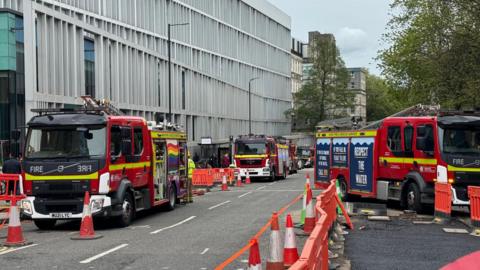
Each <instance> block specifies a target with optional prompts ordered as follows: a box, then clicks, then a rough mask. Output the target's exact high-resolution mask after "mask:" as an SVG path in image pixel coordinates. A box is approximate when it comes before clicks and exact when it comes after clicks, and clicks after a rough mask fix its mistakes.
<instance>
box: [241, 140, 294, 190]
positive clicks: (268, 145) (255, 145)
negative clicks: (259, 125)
mask: <svg viewBox="0 0 480 270" xmlns="http://www.w3.org/2000/svg"><path fill="white" fill-rule="evenodd" d="M234 153H235V155H234V157H235V159H234V162H235V167H237V168H239V173H240V176H241V177H245V176H246V174H247V171H248V173H249V175H250V177H267V178H269V179H270V180H271V181H274V180H275V179H285V178H287V175H288V169H289V148H288V144H287V141H286V140H285V139H283V138H276V137H270V136H263V135H249V136H248V135H247V136H240V137H238V138H237V139H236V140H235V147H234Z"/></svg>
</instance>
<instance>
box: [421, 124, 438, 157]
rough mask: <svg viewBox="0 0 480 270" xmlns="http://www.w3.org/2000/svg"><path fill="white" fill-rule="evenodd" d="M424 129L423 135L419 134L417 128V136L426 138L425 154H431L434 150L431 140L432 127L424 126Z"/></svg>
mask: <svg viewBox="0 0 480 270" xmlns="http://www.w3.org/2000/svg"><path fill="white" fill-rule="evenodd" d="M423 127H424V132H425V133H424V134H419V130H418V129H419V127H418V128H417V136H419V137H425V138H426V144H425V146H426V149H425V151H427V152H433V150H434V140H433V126H432V125H425V126H423Z"/></svg>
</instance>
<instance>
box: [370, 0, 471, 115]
mask: <svg viewBox="0 0 480 270" xmlns="http://www.w3.org/2000/svg"><path fill="white" fill-rule="evenodd" d="M391 7H392V10H393V13H394V14H393V16H392V19H391V20H390V22H389V31H388V33H387V34H385V36H384V40H385V41H386V42H387V43H388V44H391V45H390V47H389V48H387V49H385V50H383V51H381V52H380V54H379V59H380V60H381V65H380V67H381V68H382V69H383V75H384V76H385V77H386V79H387V80H388V81H389V82H390V83H392V84H394V85H396V86H397V87H399V88H401V89H402V91H403V93H402V96H401V98H402V99H403V100H402V102H404V103H405V105H411V104H414V103H439V104H441V105H442V106H443V107H448V108H455V109H459V108H461V107H464V108H467V107H470V108H472V107H475V106H479V105H480V96H479V94H480V90H479V83H480V76H479V74H480V0H395V1H394V2H393V3H392V5H391Z"/></svg>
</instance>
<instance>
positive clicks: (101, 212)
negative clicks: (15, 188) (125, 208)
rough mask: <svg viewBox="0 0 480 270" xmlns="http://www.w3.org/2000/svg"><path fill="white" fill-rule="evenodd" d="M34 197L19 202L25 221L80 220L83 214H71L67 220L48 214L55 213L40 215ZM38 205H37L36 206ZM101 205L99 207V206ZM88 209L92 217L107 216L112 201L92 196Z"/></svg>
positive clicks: (100, 196)
mask: <svg viewBox="0 0 480 270" xmlns="http://www.w3.org/2000/svg"><path fill="white" fill-rule="evenodd" d="M35 199H36V198H35V197H34V196H30V197H27V198H25V199H23V200H22V201H21V204H20V205H21V211H22V216H23V217H25V218H27V219H81V218H82V215H83V213H82V212H80V213H71V214H69V216H68V218H58V217H52V216H51V215H50V214H56V213H58V212H57V211H55V212H53V211H52V212H50V213H48V214H46V213H40V212H39V211H38V209H35ZM50 202H54V200H50ZM37 205H38V204H37ZM100 205H101V206H100ZM90 209H91V212H92V216H97V217H101V216H109V215H110V213H111V210H112V200H111V198H110V197H108V196H106V195H92V196H91V197H90Z"/></svg>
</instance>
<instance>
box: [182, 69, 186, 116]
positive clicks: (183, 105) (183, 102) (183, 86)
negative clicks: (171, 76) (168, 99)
mask: <svg viewBox="0 0 480 270" xmlns="http://www.w3.org/2000/svg"><path fill="white" fill-rule="evenodd" d="M185 87H186V86H185V71H182V109H184V110H185V102H186V100H185V98H186V96H185V95H186V94H185V91H186V90H185Z"/></svg>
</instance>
